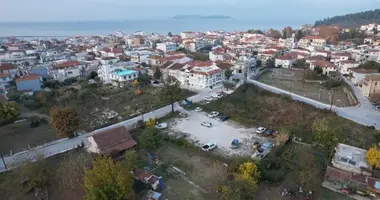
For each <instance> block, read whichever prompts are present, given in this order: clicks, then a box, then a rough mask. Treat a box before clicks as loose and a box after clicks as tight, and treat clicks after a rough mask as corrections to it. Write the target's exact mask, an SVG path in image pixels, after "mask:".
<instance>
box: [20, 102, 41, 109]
mask: <svg viewBox="0 0 380 200" xmlns="http://www.w3.org/2000/svg"><path fill="white" fill-rule="evenodd" d="M24 106H25V107H27V108H29V109H31V110H36V109H39V108H41V107H42V104H40V103H38V102H37V101H35V100H27V101H25V102H24Z"/></svg>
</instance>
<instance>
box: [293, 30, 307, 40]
mask: <svg viewBox="0 0 380 200" xmlns="http://www.w3.org/2000/svg"><path fill="white" fill-rule="evenodd" d="M304 36H305V34H304V33H303V32H302V31H301V30H297V31H296V33H295V37H296V39H297V41H299V40H300V39H301V38H303V37H304Z"/></svg>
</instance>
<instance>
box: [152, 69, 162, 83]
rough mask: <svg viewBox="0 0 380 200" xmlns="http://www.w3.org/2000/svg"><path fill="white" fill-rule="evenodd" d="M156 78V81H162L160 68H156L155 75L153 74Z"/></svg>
mask: <svg viewBox="0 0 380 200" xmlns="http://www.w3.org/2000/svg"><path fill="white" fill-rule="evenodd" d="M153 76H154V78H155V79H156V80H160V79H161V77H162V73H161V70H160V67H158V66H157V67H156V69H155V70H154V74H153Z"/></svg>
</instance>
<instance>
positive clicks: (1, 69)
mask: <svg viewBox="0 0 380 200" xmlns="http://www.w3.org/2000/svg"><path fill="white" fill-rule="evenodd" d="M0 73H4V74H9V75H10V76H11V78H14V77H16V76H20V70H19V69H18V67H16V66H15V65H13V64H9V63H0Z"/></svg>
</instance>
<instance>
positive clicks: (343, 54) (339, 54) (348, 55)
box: [331, 52, 351, 57]
mask: <svg viewBox="0 0 380 200" xmlns="http://www.w3.org/2000/svg"><path fill="white" fill-rule="evenodd" d="M331 56H347V57H351V54H350V53H348V52H339V53H332V55H331Z"/></svg>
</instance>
